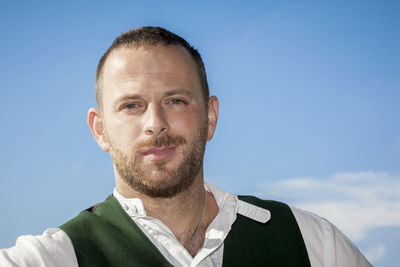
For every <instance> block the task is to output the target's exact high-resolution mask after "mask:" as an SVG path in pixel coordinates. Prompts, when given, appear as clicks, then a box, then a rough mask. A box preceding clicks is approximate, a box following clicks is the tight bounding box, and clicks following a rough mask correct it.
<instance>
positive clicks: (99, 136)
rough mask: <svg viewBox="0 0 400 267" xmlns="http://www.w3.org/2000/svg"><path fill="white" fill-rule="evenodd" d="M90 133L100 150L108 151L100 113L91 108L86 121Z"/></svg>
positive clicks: (108, 146)
mask: <svg viewBox="0 0 400 267" xmlns="http://www.w3.org/2000/svg"><path fill="white" fill-rule="evenodd" d="M87 122H88V125H89V128H90V131H91V132H92V134H93V137H94V139H95V140H96V142H97V143H98V144H99V146H100V148H101V149H103V150H104V151H106V152H107V151H109V149H110V144H109V143H108V141H107V138H106V136H105V134H104V123H103V118H102V116H101V113H100V111H99V110H98V109H97V108H91V109H89V112H88V119H87Z"/></svg>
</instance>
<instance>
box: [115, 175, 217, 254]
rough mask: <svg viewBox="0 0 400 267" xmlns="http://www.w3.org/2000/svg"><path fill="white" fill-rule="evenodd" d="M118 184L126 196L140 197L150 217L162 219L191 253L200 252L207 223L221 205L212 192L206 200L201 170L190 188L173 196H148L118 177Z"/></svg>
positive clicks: (121, 192)
mask: <svg viewBox="0 0 400 267" xmlns="http://www.w3.org/2000/svg"><path fill="white" fill-rule="evenodd" d="M116 184H117V190H118V193H120V194H121V195H122V196H124V197H126V198H140V199H141V200H142V202H143V205H144V208H145V210H146V214H147V215H148V216H151V217H154V218H157V219H159V220H160V221H162V222H163V223H164V224H165V225H166V226H167V227H168V228H169V229H170V230H171V231H172V232H173V233H174V234H175V236H176V238H177V239H178V241H179V242H180V243H181V244H182V245H183V246H184V247H185V248H186V249H187V250H188V251H189V253H190V254H191V255H192V256H194V255H196V254H197V252H198V250H199V249H200V248H201V247H202V246H203V241H204V235H205V231H206V229H207V227H208V225H209V224H210V223H211V221H212V220H213V219H214V218H215V216H216V215H217V213H218V206H217V204H216V201H215V199H214V197H213V196H212V194H211V193H208V197H207V202H206V203H205V202H204V201H205V194H206V192H205V188H204V178H203V174H202V171H200V172H199V174H198V175H197V177H196V178H195V180H194V182H193V184H192V185H191V186H190V187H189V188H187V189H186V190H185V191H183V192H181V193H179V194H177V195H176V196H173V197H171V198H154V197H149V196H147V195H145V194H143V193H140V192H138V191H136V190H134V189H133V188H131V187H130V186H129V185H127V184H126V183H124V182H123V181H122V179H118V178H117V179H116ZM204 205H205V206H204ZM203 209H204V215H203V218H202V212H203ZM200 220H201V223H200V225H199V222H200ZM197 228H198V229H197ZM196 230H197V231H198V232H197V233H195V232H196Z"/></svg>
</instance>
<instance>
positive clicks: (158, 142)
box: [135, 135, 186, 153]
mask: <svg viewBox="0 0 400 267" xmlns="http://www.w3.org/2000/svg"><path fill="white" fill-rule="evenodd" d="M183 144H186V139H185V138H184V137H182V136H174V137H172V136H169V135H161V136H156V137H153V138H152V139H149V140H146V141H143V142H140V143H138V144H136V146H135V151H138V152H139V153H142V152H145V151H147V150H150V149H153V148H159V147H174V146H178V145H183Z"/></svg>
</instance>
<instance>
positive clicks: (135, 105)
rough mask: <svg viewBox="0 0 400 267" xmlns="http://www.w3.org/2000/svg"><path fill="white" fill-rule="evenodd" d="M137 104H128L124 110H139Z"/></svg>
mask: <svg viewBox="0 0 400 267" xmlns="http://www.w3.org/2000/svg"><path fill="white" fill-rule="evenodd" d="M137 106H138V105H137V104H128V105H126V106H125V107H124V108H125V109H134V108H137Z"/></svg>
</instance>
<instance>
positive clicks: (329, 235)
mask: <svg viewBox="0 0 400 267" xmlns="http://www.w3.org/2000/svg"><path fill="white" fill-rule="evenodd" d="M290 208H291V210H292V212H293V215H294V216H295V218H296V221H297V224H298V226H299V228H300V231H301V233H302V236H303V239H304V243H305V245H306V248H307V251H308V254H309V257H310V261H311V265H312V266H371V264H370V263H369V262H368V261H367V260H366V259H365V257H364V256H363V255H362V254H361V252H360V251H359V250H358V249H357V247H356V246H355V245H354V244H353V243H352V242H351V241H350V240H349V239H348V238H347V237H346V236H345V235H344V234H343V233H342V232H341V231H340V230H339V229H338V228H337V227H336V226H335V225H333V224H332V223H330V222H329V221H328V220H326V219H324V218H322V217H319V216H318V215H315V214H313V213H311V212H307V211H305V210H302V209H299V208H295V207H290Z"/></svg>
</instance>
